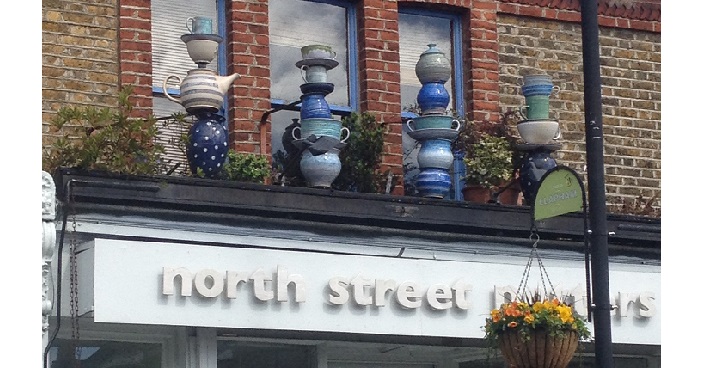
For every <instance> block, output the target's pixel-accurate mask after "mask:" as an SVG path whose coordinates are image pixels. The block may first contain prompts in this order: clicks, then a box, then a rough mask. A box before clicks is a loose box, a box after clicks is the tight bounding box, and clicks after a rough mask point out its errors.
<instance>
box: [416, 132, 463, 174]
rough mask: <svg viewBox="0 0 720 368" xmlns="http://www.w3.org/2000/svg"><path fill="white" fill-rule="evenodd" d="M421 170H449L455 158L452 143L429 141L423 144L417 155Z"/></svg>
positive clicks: (437, 140) (447, 141) (444, 140)
mask: <svg viewBox="0 0 720 368" xmlns="http://www.w3.org/2000/svg"><path fill="white" fill-rule="evenodd" d="M417 160H418V166H419V167H420V170H423V169H427V168H434V169H445V170H449V169H450V166H452V163H453V160H454V157H453V153H452V149H451V148H450V141H449V140H446V139H428V140H425V141H423V142H422V145H421V146H420V151H418V155H417Z"/></svg>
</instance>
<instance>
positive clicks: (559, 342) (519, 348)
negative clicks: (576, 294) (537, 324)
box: [498, 330, 578, 368]
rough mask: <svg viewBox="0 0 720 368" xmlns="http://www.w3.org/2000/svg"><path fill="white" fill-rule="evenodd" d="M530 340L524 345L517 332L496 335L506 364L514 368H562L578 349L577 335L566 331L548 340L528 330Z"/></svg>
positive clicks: (539, 331)
mask: <svg viewBox="0 0 720 368" xmlns="http://www.w3.org/2000/svg"><path fill="white" fill-rule="evenodd" d="M529 337H530V340H528V341H523V339H522V336H521V335H520V333H519V332H518V331H506V332H503V333H501V334H500V335H498V343H499V344H500V351H501V352H502V355H503V357H504V358H505V361H506V362H507V363H508V364H509V365H510V367H513V368H565V367H567V365H568V364H569V363H570V360H571V359H572V356H573V354H574V353H575V350H576V349H577V347H578V333H577V332H575V331H566V332H565V333H564V334H563V335H562V336H559V335H555V336H549V335H548V334H547V332H545V331H543V330H531V331H530V333H529Z"/></svg>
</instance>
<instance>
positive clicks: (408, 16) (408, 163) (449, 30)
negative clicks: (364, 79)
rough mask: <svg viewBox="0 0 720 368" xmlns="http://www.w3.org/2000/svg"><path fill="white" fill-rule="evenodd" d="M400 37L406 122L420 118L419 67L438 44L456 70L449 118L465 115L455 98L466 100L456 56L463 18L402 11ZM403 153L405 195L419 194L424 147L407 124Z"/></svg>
mask: <svg viewBox="0 0 720 368" xmlns="http://www.w3.org/2000/svg"><path fill="white" fill-rule="evenodd" d="M398 27H399V33H400V103H401V106H402V109H403V113H402V115H403V121H405V120H407V119H408V118H411V117H413V116H416V115H417V114H418V113H419V111H418V110H417V95H418V92H419V91H420V88H421V87H422V84H420V81H419V80H418V78H417V76H416V75H415V64H416V63H417V62H418V60H419V58H420V54H422V53H423V52H424V51H425V50H427V49H428V44H435V45H437V47H438V48H439V49H440V50H442V51H443V52H444V53H445V56H446V57H447V58H448V59H449V60H450V65H452V66H453V73H452V76H451V78H450V80H448V81H447V82H446V83H445V89H447V91H448V93H449V94H450V104H449V105H448V110H449V112H448V113H449V114H452V113H456V114H458V115H462V114H463V113H464V111H463V106H462V99H459V100H458V99H456V97H455V96H462V90H461V88H462V86H461V84H460V83H457V82H458V81H462V73H461V72H462V68H461V67H460V66H459V65H460V62H461V60H459V57H457V56H456V51H458V50H460V42H461V40H460V22H459V17H458V16H456V15H452V14H443V13H439V12H429V11H425V10H417V9H400V14H399V24H398ZM402 142H403V153H404V160H403V166H404V172H405V193H406V194H407V195H414V194H416V193H417V191H416V190H415V188H414V185H413V183H414V181H415V178H416V176H417V175H418V173H419V169H418V164H417V153H418V151H419V149H420V146H419V144H418V142H417V141H415V140H414V139H412V138H410V136H408V135H407V126H406V125H405V124H403V137H402Z"/></svg>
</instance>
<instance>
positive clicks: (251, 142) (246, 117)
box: [223, 0, 272, 158]
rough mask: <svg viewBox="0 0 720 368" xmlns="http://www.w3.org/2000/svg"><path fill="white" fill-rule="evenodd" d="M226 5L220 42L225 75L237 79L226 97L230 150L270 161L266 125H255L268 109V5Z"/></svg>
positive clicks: (269, 136) (251, 3)
mask: <svg viewBox="0 0 720 368" xmlns="http://www.w3.org/2000/svg"><path fill="white" fill-rule="evenodd" d="M226 5H227V7H226V13H227V14H228V16H227V18H228V27H227V34H226V35H223V38H224V39H225V40H226V41H225V42H227V45H228V58H227V62H228V72H229V73H239V74H240V75H241V77H240V78H238V79H237V80H236V81H235V82H233V84H232V86H231V89H230V91H229V93H228V100H229V104H230V106H229V109H230V111H229V115H230V120H229V122H228V126H229V128H230V138H229V140H230V143H229V144H230V148H232V149H234V150H236V151H239V152H251V153H263V154H265V155H267V156H268V158H270V155H271V154H272V151H271V150H270V145H271V141H272V136H271V131H270V129H269V128H270V127H269V123H265V124H263V125H260V124H259V122H260V120H261V118H262V116H263V113H264V112H265V111H268V110H270V108H271V103H270V47H269V45H270V29H269V27H268V2H267V0H259V1H251V2H244V1H227V2H226ZM268 121H269V119H268Z"/></svg>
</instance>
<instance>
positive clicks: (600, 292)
mask: <svg viewBox="0 0 720 368" xmlns="http://www.w3.org/2000/svg"><path fill="white" fill-rule="evenodd" d="M580 16H581V23H580V24H581V28H582V50H583V73H584V78H585V91H584V94H585V95H584V97H585V145H586V152H587V169H588V197H589V207H590V230H591V233H590V244H591V246H592V248H591V274H592V291H593V295H592V297H593V300H594V301H595V303H596V305H595V306H594V308H593V317H594V326H595V366H596V367H602V368H611V367H613V358H612V335H611V331H610V310H611V305H610V302H609V301H610V272H609V254H608V228H607V214H606V211H607V208H606V198H605V176H604V175H605V173H604V172H605V170H604V163H603V132H602V127H603V125H602V96H601V84H600V45H599V41H598V37H599V36H598V34H599V29H598V4H597V1H596V0H584V1H581V2H580Z"/></svg>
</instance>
